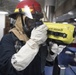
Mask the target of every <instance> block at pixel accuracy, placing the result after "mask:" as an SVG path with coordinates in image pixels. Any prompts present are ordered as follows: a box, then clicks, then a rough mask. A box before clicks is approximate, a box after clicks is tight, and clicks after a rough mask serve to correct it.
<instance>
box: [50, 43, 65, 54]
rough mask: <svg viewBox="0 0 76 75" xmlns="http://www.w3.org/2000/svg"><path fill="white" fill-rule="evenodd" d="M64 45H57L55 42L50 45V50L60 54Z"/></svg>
mask: <svg viewBox="0 0 76 75" xmlns="http://www.w3.org/2000/svg"><path fill="white" fill-rule="evenodd" d="M65 47H66V46H65V45H59V46H58V45H57V44H56V43H54V44H53V45H52V47H51V51H52V52H53V53H55V54H58V55H59V54H60V53H61V52H62V50H63V49H64V48H65Z"/></svg>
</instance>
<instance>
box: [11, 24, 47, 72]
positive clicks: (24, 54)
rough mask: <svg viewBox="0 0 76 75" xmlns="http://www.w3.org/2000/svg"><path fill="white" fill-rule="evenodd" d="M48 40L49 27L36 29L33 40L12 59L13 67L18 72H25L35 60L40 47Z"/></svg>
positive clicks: (32, 36)
mask: <svg viewBox="0 0 76 75" xmlns="http://www.w3.org/2000/svg"><path fill="white" fill-rule="evenodd" d="M46 39H47V27H46V26H45V25H41V26H39V27H37V28H34V29H33V31H32V33H31V38H30V39H29V40H28V41H27V42H26V44H25V45H24V46H22V47H21V49H20V50H19V51H18V52H17V53H15V54H14V55H13V56H12V58H11V64H12V66H13V67H14V68H15V69H16V70H17V71H21V70H24V69H25V68H26V67H27V66H28V65H29V64H30V63H31V62H32V60H33V59H34V57H35V56H36V54H37V53H38V51H39V47H40V46H39V45H40V44H42V43H44V42H45V41H46Z"/></svg>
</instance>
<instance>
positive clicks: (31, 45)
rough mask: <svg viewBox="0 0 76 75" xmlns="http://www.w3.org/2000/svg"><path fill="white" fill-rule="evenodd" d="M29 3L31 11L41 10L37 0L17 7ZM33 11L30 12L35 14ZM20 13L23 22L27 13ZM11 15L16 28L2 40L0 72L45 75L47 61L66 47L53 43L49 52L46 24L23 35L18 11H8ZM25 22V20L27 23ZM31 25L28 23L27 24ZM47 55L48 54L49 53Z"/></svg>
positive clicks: (19, 74)
mask: <svg viewBox="0 0 76 75" xmlns="http://www.w3.org/2000/svg"><path fill="white" fill-rule="evenodd" d="M25 5H28V6H29V7H30V9H31V10H34V9H35V10H34V12H36V11H37V12H39V13H41V7H40V5H39V3H37V2H36V1H29V0H28V1H27V0H26V1H22V2H20V3H19V4H18V5H17V9H16V10H18V9H19V8H23V7H24V6H25ZM34 12H33V13H34ZM22 16H23V21H24V22H25V20H26V16H24V15H23V14H22ZM10 17H12V18H14V19H15V20H16V22H15V27H14V28H12V29H11V30H10V31H9V33H8V34H6V35H5V36H3V38H2V40H1V50H0V51H1V52H0V73H1V74H2V75H44V74H43V72H44V67H45V64H46V60H47V61H50V62H52V61H53V60H54V59H55V57H56V56H57V54H60V52H61V51H62V50H63V49H64V48H65V46H62V45H61V46H58V45H57V44H53V45H52V47H51V52H52V53H53V54H52V55H51V53H49V52H48V50H47V45H46V43H45V44H43V43H44V42H46V40H47V29H48V28H47V26H46V25H44V24H42V25H40V26H38V27H36V28H33V29H32V30H31V33H30V36H28V34H29V32H28V33H27V34H26V32H25V31H24V28H23V25H22V21H21V16H20V14H19V12H15V13H14V14H11V15H10ZM27 24H28V23H27ZM30 25H31V24H30ZM48 54H49V55H48Z"/></svg>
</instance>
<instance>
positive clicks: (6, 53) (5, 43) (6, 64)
mask: <svg viewBox="0 0 76 75" xmlns="http://www.w3.org/2000/svg"><path fill="white" fill-rule="evenodd" d="M14 53H15V48H14V42H13V40H12V37H11V36H10V35H6V36H4V37H3V38H2V40H1V46H0V73H2V75H8V73H12V74H13V70H15V69H14V68H13V66H12V64H11V57H12V55H13V54H14ZM12 74H11V75H12ZM14 75H15V74H14Z"/></svg>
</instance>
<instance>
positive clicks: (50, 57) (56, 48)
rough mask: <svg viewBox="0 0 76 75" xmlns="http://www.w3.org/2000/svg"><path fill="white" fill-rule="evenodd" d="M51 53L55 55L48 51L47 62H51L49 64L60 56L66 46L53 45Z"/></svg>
mask: <svg viewBox="0 0 76 75" xmlns="http://www.w3.org/2000/svg"><path fill="white" fill-rule="evenodd" d="M51 46H52V47H51V51H52V52H53V53H54V54H53V55H52V54H50V50H48V55H47V58H46V60H47V61H49V62H52V61H53V60H54V59H55V58H56V56H57V55H59V54H60V53H61V52H62V51H63V49H64V48H65V47H66V46H65V45H59V46H58V45H57V44H56V43H52V45H51Z"/></svg>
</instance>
